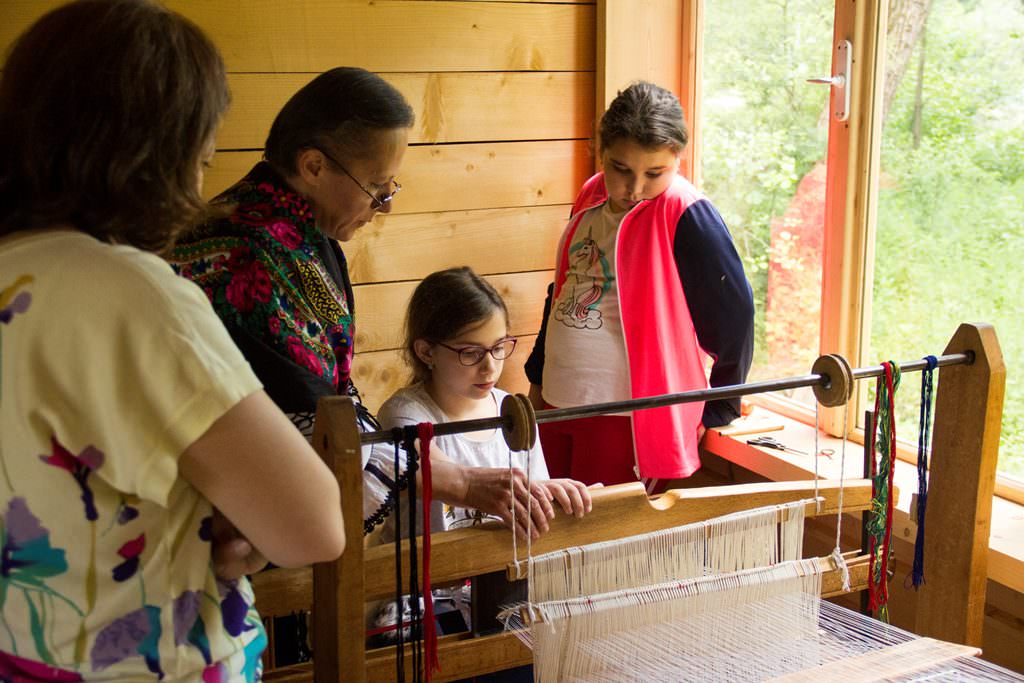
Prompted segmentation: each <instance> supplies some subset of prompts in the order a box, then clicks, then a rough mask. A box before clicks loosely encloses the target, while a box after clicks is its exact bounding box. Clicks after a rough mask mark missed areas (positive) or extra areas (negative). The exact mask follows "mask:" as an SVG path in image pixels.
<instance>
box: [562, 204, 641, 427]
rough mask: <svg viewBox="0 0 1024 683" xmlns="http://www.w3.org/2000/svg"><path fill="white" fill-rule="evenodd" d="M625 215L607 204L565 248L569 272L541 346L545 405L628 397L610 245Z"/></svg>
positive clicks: (597, 209) (591, 213)
mask: <svg viewBox="0 0 1024 683" xmlns="http://www.w3.org/2000/svg"><path fill="white" fill-rule="evenodd" d="M625 215H626V212H625V211H623V212H621V213H614V212H613V211H612V209H611V206H610V205H609V204H608V203H607V202H606V203H604V204H602V205H601V206H597V207H594V208H593V209H590V210H588V211H587V212H586V213H584V214H583V216H582V217H581V218H580V224H579V226H577V228H576V232H575V233H574V234H573V237H572V243H571V244H570V245H569V268H568V271H567V273H566V278H565V283H564V284H563V285H562V289H561V292H559V295H558V298H557V299H556V300H555V301H553V302H552V304H551V313H550V317H549V318H548V324H547V343H546V345H545V360H544V385H543V386H544V400H545V401H547V402H548V403H549V404H551V405H553V406H556V407H558V408H568V407H571V406H578V405H584V404H589V403H604V402H607V401H622V400H625V399H628V398H630V389H629V363H628V360H627V358H626V342H625V337H624V336H623V333H622V316H621V314H620V311H619V293H618V285H617V283H616V279H615V240H616V237H617V236H618V233H619V224H620V223H621V222H622V219H623V217H624V216H625ZM580 359H583V360H580ZM584 365H585V366H587V374H586V375H584V376H581V375H580V374H579V373H577V372H576V369H577V368H579V367H581V366H584Z"/></svg>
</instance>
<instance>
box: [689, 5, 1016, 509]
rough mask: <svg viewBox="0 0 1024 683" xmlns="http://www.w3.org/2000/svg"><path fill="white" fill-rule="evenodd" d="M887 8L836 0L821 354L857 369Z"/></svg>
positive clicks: (786, 405)
mask: <svg viewBox="0 0 1024 683" xmlns="http://www.w3.org/2000/svg"><path fill="white" fill-rule="evenodd" d="M887 9H888V3H870V2H856V0H836V2H835V18H834V32H833V54H835V48H836V46H837V45H838V44H839V42H840V41H842V40H849V41H850V42H851V44H852V47H853V55H852V64H853V66H852V69H851V74H850V81H849V82H850V87H851V91H850V112H851V116H850V117H849V118H848V119H847V120H846V121H843V122H839V121H836V120H835V119H834V118H831V117H830V121H829V133H828V152H827V162H828V167H827V168H828V170H827V176H826V178H827V179H826V200H825V202H826V203H825V215H826V222H825V226H824V242H823V254H824V255H823V260H824V263H823V264H822V292H821V337H820V340H819V353H820V354H827V353H837V354H840V355H842V356H843V357H844V358H847V359H848V360H849V361H850V363H851V364H852V365H854V366H855V367H859V366H862V365H864V364H865V362H866V361H865V358H864V351H865V348H866V346H867V337H866V335H867V334H868V333H867V332H865V331H866V330H870V329H871V302H872V286H871V283H872V282H873V280H874V255H875V254H874V251H875V226H876V224H877V221H876V218H877V188H878V176H879V167H880V159H881V131H882V121H881V113H880V112H881V106H880V100H881V98H882V92H881V91H882V88H881V85H880V84H882V83H884V74H885V55H884V52H885V44H884V36H885V35H886V30H887ZM683 17H684V18H685V21H684V25H683V30H682V34H681V37H682V58H683V64H682V68H681V73H682V74H683V76H684V77H683V78H682V79H681V80H682V82H681V84H680V86H681V87H680V93H679V95H680V100H681V101H682V102H683V104H684V108H685V110H686V111H687V112H688V117H689V119H690V120H689V121H688V123H689V125H690V130H691V143H690V145H689V147H688V148H687V153H686V156H685V159H684V169H686V170H687V171H689V173H690V176H689V177H691V178H692V179H693V181H694V183H695V184H697V185H698V186H699V184H700V178H699V172H700V171H699V169H700V167H701V165H700V163H699V162H700V158H701V142H700V131H699V121H700V110H701V93H700V84H701V75H702V66H701V61H702V51H703V50H702V48H703V38H702V36H703V28H704V22H703V17H704V0H683ZM951 333H952V331H951ZM856 387H857V388H856V391H855V393H854V397H853V401H852V402H851V405H850V407H849V416H848V424H847V425H846V437H847V438H848V439H850V440H851V441H853V442H855V443H858V444H863V443H864V429H863V427H861V426H859V425H858V423H859V420H858V417H859V416H860V415H861V414H862V413H863V412H864V410H865V409H866V407H867V401H868V388H869V387H868V384H867V383H866V382H858V383H857V385H856ZM750 400H751V402H752V403H755V404H757V405H760V406H762V407H764V408H766V409H768V410H771V411H773V412H776V413H779V414H781V415H783V416H785V417H788V418H791V419H795V420H798V421H800V422H804V423H806V424H814V420H815V410H814V408H812V407H810V406H807V405H804V404H801V403H799V402H797V401H793V400H791V399H787V398H784V397H781V396H772V395H767V394H762V395H759V396H753V397H751V398H750ZM818 424H819V426H820V427H821V428H822V429H823V430H824V431H825V432H827V433H828V434H830V435H833V436H841V435H842V433H843V409H842V408H824V407H821V408H819V414H818ZM897 455H898V457H899V458H900V459H901V460H905V461H907V462H916V459H917V453H916V444H909V443H907V442H899V443H898V444H897ZM995 495H997V496H999V497H1002V498H1007V499H1009V500H1012V501H1013V502H1015V503H1019V504H1024V482H1020V481H1019V480H1017V479H1015V478H1013V477H1009V476H1007V475H1004V474H1002V473H997V475H996V484H995Z"/></svg>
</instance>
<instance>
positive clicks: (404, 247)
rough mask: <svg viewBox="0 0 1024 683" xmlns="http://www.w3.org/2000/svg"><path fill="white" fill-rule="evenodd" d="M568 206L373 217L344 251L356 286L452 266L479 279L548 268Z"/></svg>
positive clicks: (415, 276) (553, 258) (556, 205)
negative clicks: (476, 275) (467, 268)
mask: <svg viewBox="0 0 1024 683" xmlns="http://www.w3.org/2000/svg"><path fill="white" fill-rule="evenodd" d="M570 208H571V207H570V205H568V204H555V205H554V206H533V207H516V208H511V209H478V210H475V211H442V212H435V213H416V214H400V215H395V214H387V215H384V214H377V216H376V218H374V220H373V221H372V222H371V223H369V224H368V225H366V226H364V227H362V228H360V229H359V231H358V232H356V235H355V237H354V238H352V240H351V241H349V242H346V243H344V244H343V245H342V249H344V251H345V259H346V260H347V261H348V272H349V275H350V277H351V278H352V282H353V283H354V284H363V283H370V282H391V281H395V280H406V279H413V278H415V279H422V278H424V277H426V276H427V275H429V274H430V273H433V272H434V271H437V270H443V269H445V268H453V267H456V266H469V267H470V268H472V269H473V270H475V271H476V272H477V274H479V275H491V274H496V273H515V272H521V271H531V270H550V269H552V268H554V265H555V249H556V248H557V246H558V238H559V237H560V236H561V234H562V231H563V230H564V229H565V225H566V221H567V220H568V217H569V209H570ZM359 303H360V302H359V300H358V299H357V300H356V304H357V308H360V309H361V307H360V306H359Z"/></svg>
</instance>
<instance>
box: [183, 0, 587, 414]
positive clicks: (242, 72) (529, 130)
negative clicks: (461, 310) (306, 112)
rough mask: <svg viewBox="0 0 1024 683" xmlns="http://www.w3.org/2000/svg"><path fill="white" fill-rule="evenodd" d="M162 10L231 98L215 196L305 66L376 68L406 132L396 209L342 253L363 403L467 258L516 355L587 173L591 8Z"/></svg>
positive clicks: (339, 5) (436, 4) (397, 382)
mask: <svg viewBox="0 0 1024 683" xmlns="http://www.w3.org/2000/svg"><path fill="white" fill-rule="evenodd" d="M243 4H248V3H240V2H224V1H222V2H198V1H197V0H191V1H188V2H186V1H184V0H182V1H179V2H174V3H172V5H173V6H175V7H176V8H177V9H179V10H180V11H182V12H183V13H185V14H187V15H188V16H189V17H191V18H192V19H194V20H195V21H196V22H197V23H198V24H199V25H200V26H202V27H203V28H204V29H206V30H207V31H208V32H209V33H210V35H212V36H213V37H214V39H215V40H216V41H217V43H218V44H219V46H220V48H221V50H222V51H223V52H224V56H225V59H226V60H227V64H228V68H229V71H230V72H231V76H230V77H231V85H232V90H233V92H234V104H233V106H232V109H231V112H230V114H229V116H228V118H227V120H226V122H225V124H224V128H223V131H222V133H221V135H220V138H219V145H218V154H217V155H216V157H215V159H214V165H213V168H212V169H210V171H209V172H208V174H207V186H206V188H205V189H206V192H207V193H208V194H214V193H216V192H218V191H220V190H221V189H223V188H224V187H226V186H227V185H228V184H230V183H231V182H232V181H233V180H234V179H236V178H237V177H238V176H239V175H241V174H242V173H244V172H245V171H246V170H247V169H248V168H249V166H250V165H251V164H252V163H253V162H254V161H255V160H256V159H257V158H258V157H259V154H260V153H259V151H258V150H259V149H260V148H261V147H262V143H263V140H264V137H265V135H266V132H267V130H268V129H269V127H270V123H271V121H272V119H273V116H274V114H276V112H277V110H278V109H279V107H280V106H281V105H282V104H283V103H284V101H285V100H286V99H287V98H288V97H289V96H290V95H291V93H293V92H294V91H295V90H296V89H297V88H298V87H300V86H301V85H302V84H304V83H306V82H307V81H308V80H309V79H310V78H312V76H313V75H314V74H315V73H318V72H320V71H323V70H326V69H329V68H331V67H333V66H339V65H353V66H361V67H363V68H366V69H370V70H372V71H375V72H377V73H380V74H381V75H382V76H383V77H384V78H385V79H387V80H388V81H389V82H390V83H392V84H394V85H395V87H397V88H398V89H399V90H400V91H401V92H402V93H403V94H404V95H405V97H406V99H408V100H409V102H410V104H411V105H412V106H413V108H414V109H415V112H416V125H415V127H414V128H413V130H412V134H411V136H410V144H411V146H410V148H409V151H408V153H407V154H406V158H405V163H404V166H403V169H402V173H401V175H400V176H399V179H400V180H401V183H402V192H401V194H400V195H398V197H397V198H396V199H395V207H394V211H393V213H392V214H391V215H388V216H383V215H381V216H378V217H377V219H376V220H375V221H374V222H373V223H372V224H370V225H368V226H366V227H365V228H363V229H362V230H361V231H360V233H359V234H358V235H357V236H356V238H355V239H354V240H353V241H351V242H349V243H347V244H345V245H343V247H344V249H345V252H346V256H347V257H348V260H349V264H350V269H351V274H352V279H353V283H354V285H355V297H356V330H357V335H356V351H357V358H356V360H355V363H354V366H353V367H354V380H355V382H356V385H357V386H358V387H359V389H360V391H361V392H362V393H363V396H364V399H365V400H366V402H367V404H368V405H369V406H370V407H371V409H376V407H377V406H379V405H380V403H382V402H383V401H384V399H386V398H387V397H388V396H389V395H390V394H391V393H392V392H393V391H394V390H395V389H397V388H398V387H400V386H401V385H402V384H403V383H404V382H405V380H406V378H407V371H406V369H405V365H404V361H403V360H402V357H401V353H400V352H399V351H398V349H399V347H400V345H401V340H402V321H403V316H404V312H405V306H406V303H407V302H408V299H409V297H410V295H411V294H412V290H413V289H414V287H415V285H416V283H417V282H418V281H419V279H421V278H422V277H424V276H425V275H427V274H429V273H431V272H433V271H435V270H439V269H442V268H448V267H452V266H461V265H468V266H470V267H472V268H473V269H474V270H476V271H477V272H478V273H480V274H482V275H485V276H487V277H488V279H490V281H491V282H492V283H493V284H494V285H495V286H496V287H497V288H498V290H499V291H500V292H501V293H502V295H503V296H504V297H505V299H506V301H507V303H508V305H509V308H510V311H511V326H512V333H513V334H517V335H520V337H521V341H520V347H519V348H518V349H517V351H516V354H515V355H514V356H513V357H512V359H511V360H510V361H509V362H507V363H506V370H505V374H504V376H503V377H502V385H503V386H504V388H506V389H509V390H513V391H525V390H526V381H525V377H524V376H523V373H522V365H523V363H524V362H525V360H526V358H527V356H528V354H529V352H530V350H531V349H532V347H533V341H534V338H535V337H534V335H535V333H536V331H537V329H538V327H539V325H540V316H541V311H542V307H543V297H544V292H545V287H546V284H547V282H548V281H549V280H550V279H551V273H550V269H551V268H552V266H553V262H554V250H555V243H556V240H557V238H558V235H559V234H560V232H561V229H562V227H563V225H564V220H565V218H566V216H567V215H568V207H569V204H570V203H571V201H572V199H573V196H574V193H575V191H576V190H577V188H578V187H579V185H580V184H581V183H582V181H583V180H584V179H585V178H586V177H587V176H588V174H589V170H590V169H591V168H592V160H591V158H590V155H589V152H588V139H589V137H590V135H591V131H592V127H593V124H592V120H593V116H594V64H595V48H594V44H595V22H596V18H595V6H594V4H593V3H586V2H579V3H569V4H548V3H541V2H487V1H480V2H451V1H446V0H418V1H414V0H395V1H388V0H385V1H380V2H356V1H352V0H335V1H333V2H323V1H319V2H317V1H315V0H302V1H301V2H293V1H292V0H274V1H267V2H261V3H259V9H260V11H259V12H258V13H257V12H253V11H240V9H239V7H240V6H241V5H243Z"/></svg>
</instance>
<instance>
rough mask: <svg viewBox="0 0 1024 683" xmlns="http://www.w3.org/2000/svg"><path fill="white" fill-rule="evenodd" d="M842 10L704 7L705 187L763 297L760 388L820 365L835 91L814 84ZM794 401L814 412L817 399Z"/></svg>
mask: <svg viewBox="0 0 1024 683" xmlns="http://www.w3.org/2000/svg"><path fill="white" fill-rule="evenodd" d="M834 12H835V6H834V3H833V0H791V1H789V2H764V3H750V2H747V1H746V0H706V2H705V3H704V36H703V37H704V40H703V43H704V49H703V53H702V54H703V63H702V67H703V84H702V85H703V96H702V102H701V114H702V116H701V121H700V131H701V159H700V162H701V175H700V177H701V178H702V180H703V189H704V191H705V192H706V193H707V195H708V196H709V197H710V198H711V200H712V202H713V203H714V204H715V206H716V207H718V210H719V211H720V212H721V214H722V217H723V218H724V219H725V223H726V225H728V226H729V229H730V231H731V232H732V234H733V238H734V239H735V241H736V246H737V248H738V250H739V252H740V256H741V257H742V258H743V262H744V266H745V268H746V271H747V276H748V278H749V279H750V281H751V285H752V286H753V289H754V299H755V306H756V311H757V317H756V330H757V338H756V341H755V347H754V348H755V353H756V357H755V360H754V366H753V368H752V370H751V379H752V380H758V379H770V378H775V377H783V376H789V375H801V374H805V373H807V372H808V371H809V368H810V367H811V364H812V363H813V362H814V359H815V358H817V357H818V355H819V353H818V348H819V342H820V337H821V327H820V319H821V285H822V282H821V277H822V268H821V264H822V245H823V238H824V234H825V233H824V228H825V220H826V215H825V209H826V201H825V200H826V196H825V195H826V192H825V190H826V181H827V157H828V149H827V145H828V134H829V111H828V108H829V88H828V87H827V86H822V85H812V84H809V83H807V79H808V78H812V77H819V76H828V75H830V74H831V73H832V65H831V62H832V42H833V18H834ZM741 37H743V39H741ZM752 37H756V40H751V39H750V38H752ZM786 396H787V397H788V398H792V399H794V400H796V401H798V402H800V403H803V404H805V405H807V406H811V405H813V400H814V397H813V394H812V393H811V390H810V389H806V388H805V389H798V390H795V391H791V392H786Z"/></svg>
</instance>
